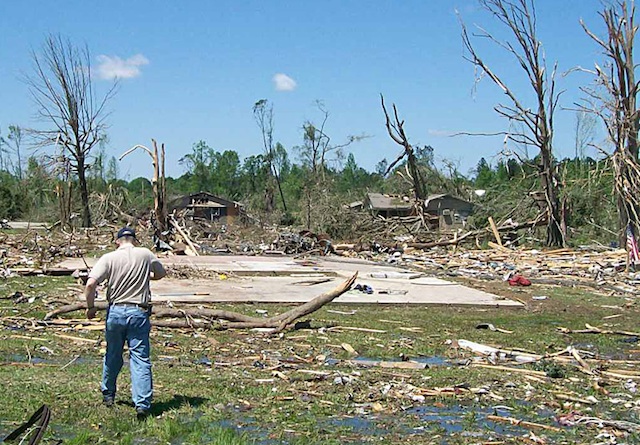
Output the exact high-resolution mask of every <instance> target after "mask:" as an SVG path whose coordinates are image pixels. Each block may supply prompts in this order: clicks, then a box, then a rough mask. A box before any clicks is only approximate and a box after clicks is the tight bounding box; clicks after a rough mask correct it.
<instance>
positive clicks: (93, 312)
mask: <svg viewBox="0 0 640 445" xmlns="http://www.w3.org/2000/svg"><path fill="white" fill-rule="evenodd" d="M96 311H97V309H96V307H95V306H94V307H92V308H87V320H91V319H93V318H95V317H96Z"/></svg>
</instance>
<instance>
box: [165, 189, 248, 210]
mask: <svg viewBox="0 0 640 445" xmlns="http://www.w3.org/2000/svg"><path fill="white" fill-rule="evenodd" d="M169 205H170V206H171V207H177V206H180V205H183V206H186V207H192V208H193V207H242V204H241V203H239V202H236V201H229V200H228V199H224V198H221V197H219V196H216V195H214V194H212V193H209V192H197V193H189V194H187V195H182V196H178V197H176V198H174V199H172V200H171V202H170V203H169Z"/></svg>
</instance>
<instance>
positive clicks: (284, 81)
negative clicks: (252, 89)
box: [273, 73, 298, 91]
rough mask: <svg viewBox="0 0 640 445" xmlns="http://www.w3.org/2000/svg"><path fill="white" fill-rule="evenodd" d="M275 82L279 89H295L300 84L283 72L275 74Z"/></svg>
mask: <svg viewBox="0 0 640 445" xmlns="http://www.w3.org/2000/svg"><path fill="white" fill-rule="evenodd" d="M273 83H274V85H275V86H276V90H277V91H293V90H295V89H296V87H297V86H298V84H297V83H296V81H295V80H293V79H292V78H291V77H289V76H287V75H286V74H282V73H278V74H276V75H275V76H273Z"/></svg>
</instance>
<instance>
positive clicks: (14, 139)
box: [0, 125, 24, 181]
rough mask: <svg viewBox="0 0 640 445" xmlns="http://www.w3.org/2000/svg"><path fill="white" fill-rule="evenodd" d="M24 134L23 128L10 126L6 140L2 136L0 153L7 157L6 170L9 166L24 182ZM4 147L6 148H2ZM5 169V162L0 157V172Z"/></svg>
mask: <svg viewBox="0 0 640 445" xmlns="http://www.w3.org/2000/svg"><path fill="white" fill-rule="evenodd" d="M23 136H24V133H23V131H22V128H20V127H19V126H17V125H9V134H8V135H7V137H6V138H3V137H2V136H0V152H4V153H5V154H6V155H7V159H6V160H4V168H8V167H9V166H12V167H13V173H14V174H15V175H16V177H17V178H18V179H19V180H21V181H22V179H23V176H24V175H23V172H22V164H23V162H22V142H23ZM2 145H4V146H5V147H6V148H4V149H3V148H2ZM10 155H13V156H15V161H14V160H13V159H12V157H13V156H10ZM2 167H3V162H2V160H1V156H0V170H1V169H2Z"/></svg>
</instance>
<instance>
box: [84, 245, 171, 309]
mask: <svg viewBox="0 0 640 445" xmlns="http://www.w3.org/2000/svg"><path fill="white" fill-rule="evenodd" d="M151 272H153V273H154V275H155V276H156V277H160V278H161V277H163V276H164V275H165V274H166V272H165V270H164V267H163V266H162V263H160V260H158V258H156V256H155V255H154V254H153V253H152V252H151V251H150V250H149V249H145V248H144V247H135V246H133V245H131V244H124V245H122V246H120V247H118V249H117V250H116V251H114V252H110V253H107V254H106V255H103V256H102V257H101V258H100V259H99V260H98V262H97V263H96V265H95V266H94V267H93V269H92V270H91V272H89V277H90V278H94V279H95V280H96V281H97V282H98V283H102V282H103V281H104V280H107V300H108V301H109V304H117V303H138V304H147V303H149V301H151V291H150V289H149V279H150V276H151Z"/></svg>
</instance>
